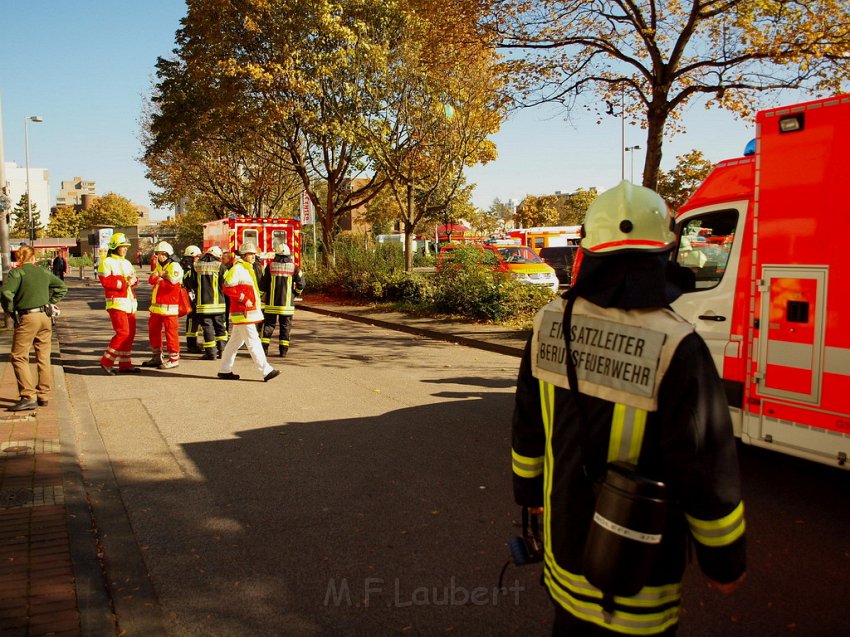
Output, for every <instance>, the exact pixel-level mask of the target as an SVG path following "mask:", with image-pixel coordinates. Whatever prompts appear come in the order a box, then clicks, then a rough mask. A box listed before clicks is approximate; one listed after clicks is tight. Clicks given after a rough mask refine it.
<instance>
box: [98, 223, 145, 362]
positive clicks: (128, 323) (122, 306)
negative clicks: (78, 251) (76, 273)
mask: <svg viewBox="0 0 850 637" xmlns="http://www.w3.org/2000/svg"><path fill="white" fill-rule="evenodd" d="M129 249H130V241H129V240H128V239H127V235H125V234H124V233H123V232H116V233H115V234H113V235H112V236H111V237H110V239H109V250H108V251H107V253H106V257H104V258H103V259H101V260H100V263H98V264H97V276H98V279H99V280H100V284H101V285H102V286H103V292H104V294H105V295H106V311H107V312H109V320H110V321H112V329H113V330H115V335H114V336H113V337H112V340H110V341H109V345H107V347H106V351H104V352H103V356H102V357H101V359H100V367H101V368H102V369H103V371H104V372H106V373H107V374H109V375H113V374H115V364H116V363H117V364H118V371H119V372H121V373H123V374H131V373H138V372H140V371H142V370H141V369H139V368H138V367H136V366H135V365H133V361H132V359H131V356H132V353H133V341H134V340H135V338H136V310H137V309H138V307H139V303H138V301H137V300H136V290H135V287H136V285H137V284H138V282H139V280H138V279H137V278H136V269H135V268H134V267H133V264H132V263H130V261H128V260H127V250H129Z"/></svg>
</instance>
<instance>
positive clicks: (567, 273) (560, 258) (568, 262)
mask: <svg viewBox="0 0 850 637" xmlns="http://www.w3.org/2000/svg"><path fill="white" fill-rule="evenodd" d="M578 249H579V247H578V246H552V247H549V248H541V249H540V258H541V259H543V260H544V261H545V262H546V263H548V264H549V265H550V266H552V269H553V270H555V274H556V275H557V277H558V282H559V283H560V284H561V285H569V284H570V279H571V277H572V274H573V262H574V261H575V258H576V252H578Z"/></svg>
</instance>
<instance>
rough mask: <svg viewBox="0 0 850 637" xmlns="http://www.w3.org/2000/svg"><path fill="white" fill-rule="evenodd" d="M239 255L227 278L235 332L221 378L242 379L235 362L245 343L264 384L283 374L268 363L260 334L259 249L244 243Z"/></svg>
mask: <svg viewBox="0 0 850 637" xmlns="http://www.w3.org/2000/svg"><path fill="white" fill-rule="evenodd" d="M239 254H240V256H238V257H236V259H235V260H234V262H233V265H232V266H231V267H230V269H229V270H228V271H227V273H226V274H225V275H224V293H225V294H226V295H227V296H228V297H229V298H230V320H231V322H232V323H233V333H232V334H231V335H230V340H228V341H227V345H226V346H225V347H224V352H222V354H221V368H220V370H219V372H218V377H219V378H222V379H225V380H239V375H238V374H234V373H233V363H234V362H235V361H236V354H237V352H238V351H239V348H240V347H242V345H243V344H245V345H246V346H247V347H248V353H249V354H250V355H251V359H252V360H253V361H254V365H255V366H256V367H257V370H258V371H259V372H260V373H261V374H262V375H263V381H265V382H268V381H270V380H271V379H273V378H276V377H277V376H279V375H280V371H278V370H276V369H274V368H273V367H272V366H271V365H269V362H268V360H266V355H265V353H264V352H263V345H262V343H261V342H260V334H259V333H258V332H257V325H258V324H259V323H262V322H263V311H262V310H261V309H260V288H259V286H258V285H257V275H256V273H255V271H254V261H255V260H256V258H257V246H255V245H254V244H253V243H244V244H242V245H241V246H240V248H239Z"/></svg>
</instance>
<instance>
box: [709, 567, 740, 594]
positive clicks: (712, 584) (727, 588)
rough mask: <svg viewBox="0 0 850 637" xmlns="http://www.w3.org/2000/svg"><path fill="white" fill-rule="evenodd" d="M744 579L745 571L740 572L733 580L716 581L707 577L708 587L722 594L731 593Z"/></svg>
mask: <svg viewBox="0 0 850 637" xmlns="http://www.w3.org/2000/svg"><path fill="white" fill-rule="evenodd" d="M745 579H747V573H746V571H745V572H743V573H741V577H739V578H738V579H736V580H735V581H734V582H718V581H716V580H713V579H711V578H709V580H708V587H709V588H710V589H711V590H714V591H717V592H718V593H722V594H723V595H731V594H732V593H734V592H735V591H736V590H737V589H738V587H739V586H740V585H741V584H743V583H744V580H745Z"/></svg>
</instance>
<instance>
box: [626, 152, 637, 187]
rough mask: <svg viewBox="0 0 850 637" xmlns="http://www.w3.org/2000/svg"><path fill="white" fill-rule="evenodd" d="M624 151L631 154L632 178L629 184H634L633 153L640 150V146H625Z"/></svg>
mask: <svg viewBox="0 0 850 637" xmlns="http://www.w3.org/2000/svg"><path fill="white" fill-rule="evenodd" d="M624 150H625V151H626V152H627V153H631V154H632V176H631V182H632V183H635V151H636V150H640V146H626V147H625V148H624Z"/></svg>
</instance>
